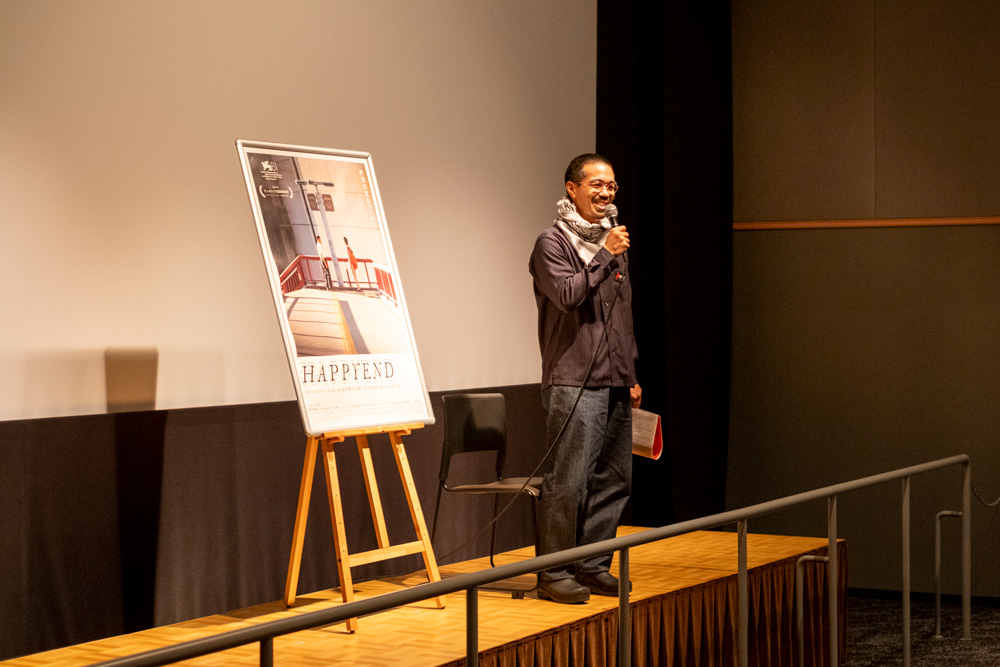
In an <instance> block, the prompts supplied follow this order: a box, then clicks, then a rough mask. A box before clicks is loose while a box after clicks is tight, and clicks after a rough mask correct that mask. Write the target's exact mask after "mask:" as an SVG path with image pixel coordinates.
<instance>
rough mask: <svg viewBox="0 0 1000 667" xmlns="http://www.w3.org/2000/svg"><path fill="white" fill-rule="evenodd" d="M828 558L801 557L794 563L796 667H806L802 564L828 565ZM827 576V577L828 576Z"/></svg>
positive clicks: (804, 597) (804, 599) (804, 600)
mask: <svg viewBox="0 0 1000 667" xmlns="http://www.w3.org/2000/svg"><path fill="white" fill-rule="evenodd" d="M829 562H830V558H829V557H828V556H803V557H802V558H799V559H798V560H797V561H795V630H796V632H795V634H796V637H797V639H798V642H799V662H798V663H797V664H798V667H806V629H805V616H806V614H805V606H806V595H805V582H804V581H803V580H804V579H805V576H804V575H803V574H802V572H803V569H802V566H803V564H804V563H829ZM828 576H829V575H828Z"/></svg>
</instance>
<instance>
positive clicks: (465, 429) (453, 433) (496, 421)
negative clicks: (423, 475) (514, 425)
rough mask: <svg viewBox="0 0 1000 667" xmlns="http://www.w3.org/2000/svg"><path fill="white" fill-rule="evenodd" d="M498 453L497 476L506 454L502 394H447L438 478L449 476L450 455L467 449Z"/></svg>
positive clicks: (505, 409)
mask: <svg viewBox="0 0 1000 667" xmlns="http://www.w3.org/2000/svg"><path fill="white" fill-rule="evenodd" d="M488 451H495V452H496V453H497V461H496V474H497V479H499V478H500V477H501V475H503V465H504V459H505V458H506V455H507V404H506V401H505V400H504V397H503V394H448V395H446V396H444V446H443V448H442V450H441V470H440V473H439V475H438V479H439V480H440V481H442V482H444V481H445V480H446V479H448V470H449V467H450V466H451V457H452V456H454V455H456V454H462V453H466V452H488Z"/></svg>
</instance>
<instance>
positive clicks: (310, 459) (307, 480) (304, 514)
mask: <svg viewBox="0 0 1000 667" xmlns="http://www.w3.org/2000/svg"><path fill="white" fill-rule="evenodd" d="M317 442H318V439H317V438H312V437H310V438H309V439H308V440H307V441H306V460H305V463H303V464H302V481H301V483H300V484H299V504H298V508H297V509H296V510H295V528H294V530H293V531H292V554H291V556H289V558H288V577H287V578H286V579H285V604H286V605H288V606H289V607H291V606H292V605H293V604H295V592H296V588H297V587H298V584H299V566H300V565H301V564H302V545H303V543H304V542H305V539H306V520H307V519H308V518H309V496H310V495H312V481H313V470H314V468H315V466H316V445H317Z"/></svg>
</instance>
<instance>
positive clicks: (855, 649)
mask: <svg viewBox="0 0 1000 667" xmlns="http://www.w3.org/2000/svg"><path fill="white" fill-rule="evenodd" d="M848 605H849V606H848V614H849V619H850V621H849V626H848V651H847V656H846V658H847V659H846V660H845V661H844V662H842V663H841V664H842V665H843V666H844V667H876V666H878V667H882V666H884V665H890V666H891V665H902V664H903V603H902V600H901V599H900V598H899V597H897V598H895V599H887V598H884V597H876V596H871V595H856V594H852V595H851V596H850V598H849V600H848ZM910 616H911V624H910V639H911V644H910V664H911V665H912V667H1000V607H997V606H992V605H987V604H973V607H972V639H970V640H968V641H963V640H962V638H961V637H962V608H961V606H960V605H959V604H958V603H957V602H956V601H954V600H953V599H949V600H947V601H946V602H944V603H943V604H942V605H941V634H942V638H941V639H934V601H933V599H931V600H929V601H927V600H914V601H912V602H911V603H910Z"/></svg>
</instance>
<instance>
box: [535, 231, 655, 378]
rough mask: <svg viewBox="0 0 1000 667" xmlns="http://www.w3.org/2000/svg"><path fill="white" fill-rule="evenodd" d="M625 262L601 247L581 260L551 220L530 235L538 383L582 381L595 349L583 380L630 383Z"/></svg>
mask: <svg viewBox="0 0 1000 667" xmlns="http://www.w3.org/2000/svg"><path fill="white" fill-rule="evenodd" d="M627 268H628V263H627V262H625V261H623V260H622V259H621V258H620V257H617V258H616V257H614V256H613V255H612V254H611V253H609V252H608V251H607V250H606V249H604V248H601V249H600V250H599V251H598V252H597V254H596V255H594V259H593V260H591V262H590V263H589V264H587V265H586V266H584V264H583V260H582V259H581V258H580V256H579V255H578V254H577V253H576V250H574V248H573V245H572V244H571V243H570V241H569V239H568V238H566V234H565V233H564V232H563V231H562V230H561V229H559V228H558V227H557V226H555V225H552V226H551V227H549V228H548V229H546V230H545V231H544V232H542V233H541V234H540V235H539V236H538V238H537V239H536V240H535V248H534V250H533V251H532V253H531V259H530V261H529V262H528V270H529V271H530V272H531V276H532V277H533V278H534V291H535V304H536V305H537V306H538V345H539V348H541V351H542V388H543V389H544V388H545V387H548V386H549V385H554V384H556V385H569V386H575V387H579V386H581V385H582V384H583V381H584V378H585V376H586V374H587V367H588V366H589V365H590V361H591V359H592V358H594V353H595V351H596V352H597V357H596V360H595V361H594V368H593V370H592V371H591V373H590V377H589V379H587V382H586V386H588V387H631V386H633V385H635V383H636V381H635V359H636V356H637V355H638V352H637V350H636V346H635V337H634V336H633V333H632V284H631V282H630V281H629V276H628V270H627ZM609 314H610V318H611V322H610V324H608V326H607V335H606V336H605V323H606V322H607V321H608V317H609Z"/></svg>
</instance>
